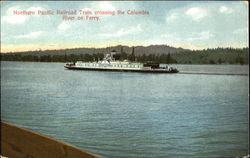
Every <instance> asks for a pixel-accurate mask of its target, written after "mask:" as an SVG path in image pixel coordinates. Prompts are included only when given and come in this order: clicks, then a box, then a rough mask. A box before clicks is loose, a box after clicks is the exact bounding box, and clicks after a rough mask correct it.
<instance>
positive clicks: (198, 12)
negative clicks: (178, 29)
mask: <svg viewBox="0 0 250 158" xmlns="http://www.w3.org/2000/svg"><path fill="white" fill-rule="evenodd" d="M186 14H187V15H188V16H191V17H192V19H193V20H194V21H199V20H200V19H202V18H204V17H205V16H207V12H206V10H205V9H202V8H199V7H193V8H189V9H188V10H187V11H186Z"/></svg>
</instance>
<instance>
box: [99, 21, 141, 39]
mask: <svg viewBox="0 0 250 158" xmlns="http://www.w3.org/2000/svg"><path fill="white" fill-rule="evenodd" d="M142 31H143V29H142V28H141V24H138V25H137V26H136V27H131V28H129V29H124V28H121V29H119V30H118V31H117V32H116V33H111V34H110V33H108V34H106V33H105V34H101V36H104V37H121V36H124V35H128V34H137V33H139V32H142Z"/></svg>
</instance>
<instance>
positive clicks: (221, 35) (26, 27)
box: [0, 1, 249, 53]
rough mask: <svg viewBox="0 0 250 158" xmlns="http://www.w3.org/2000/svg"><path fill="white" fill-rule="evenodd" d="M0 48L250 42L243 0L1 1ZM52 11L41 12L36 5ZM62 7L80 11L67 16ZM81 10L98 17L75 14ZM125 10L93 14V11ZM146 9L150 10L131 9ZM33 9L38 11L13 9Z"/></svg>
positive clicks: (238, 44) (192, 46)
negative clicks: (31, 13)
mask: <svg viewBox="0 0 250 158" xmlns="http://www.w3.org/2000/svg"><path fill="white" fill-rule="evenodd" d="M0 4H1V52H2V53H3V52H18V51H30V50H47V49H64V48H79V47H96V48H100V47H108V46H115V45H128V46H138V45H143V46H148V45H160V44H165V45H169V46H173V47H182V48H187V49H206V48H217V47H234V48H242V47H248V41H249V37H248V31H249V30H248V25H249V21H248V5H249V4H248V2H243V1H177V2H174V1H85V2H83V1H73V2H72V1H71V2H70V1H44V2H41V1H16V2H13V1H1V3H0ZM39 10H40V11H53V12H54V15H38V14H37V12H38V11H39ZM57 10H60V11H63V10H65V11H74V10H76V11H77V15H71V16H74V17H75V20H63V18H62V17H63V15H58V14H56V12H57ZM80 10H82V11H91V12H92V15H88V16H92V17H98V18H99V20H98V21H97V20H77V17H84V18H86V15H80ZM118 10H121V11H124V15H117V14H115V15H114V16H112V15H95V14H94V13H95V11H114V12H115V13H117V11H118ZM128 10H131V11H145V12H148V13H149V14H139V15H129V14H128V13H127V12H128ZM14 11H34V12H35V13H36V14H35V15H14Z"/></svg>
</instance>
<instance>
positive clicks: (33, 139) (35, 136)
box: [1, 121, 98, 158]
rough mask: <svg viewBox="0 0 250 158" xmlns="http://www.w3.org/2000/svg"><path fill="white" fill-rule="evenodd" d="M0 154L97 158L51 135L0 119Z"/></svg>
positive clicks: (39, 157) (10, 155) (38, 157)
mask: <svg viewBox="0 0 250 158" xmlns="http://www.w3.org/2000/svg"><path fill="white" fill-rule="evenodd" d="M1 155H3V156H7V157H12V158H14V157H35V158H48V157H54V158H56V157H61V158H72V157H74V158H82V157H84V158H97V157H98V156H97V155H94V154H92V153H89V152H86V151H84V150H82V149H79V148H77V147H74V146H72V145H69V144H66V143H64V142H61V141H58V140H56V139H53V138H51V137H48V136H45V135H42V134H40V133H36V132H34V131H31V130H28V129H24V128H21V127H18V126H15V125H13V124H10V123H7V122H2V121H1Z"/></svg>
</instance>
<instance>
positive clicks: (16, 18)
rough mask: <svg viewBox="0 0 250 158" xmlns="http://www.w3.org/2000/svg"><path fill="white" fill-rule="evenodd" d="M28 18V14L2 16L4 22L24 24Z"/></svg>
mask: <svg viewBox="0 0 250 158" xmlns="http://www.w3.org/2000/svg"><path fill="white" fill-rule="evenodd" d="M27 20H28V17H27V16H24V15H7V16H3V17H2V21H3V22H7V23H10V24H22V23H24V22H25V21H27Z"/></svg>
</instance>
